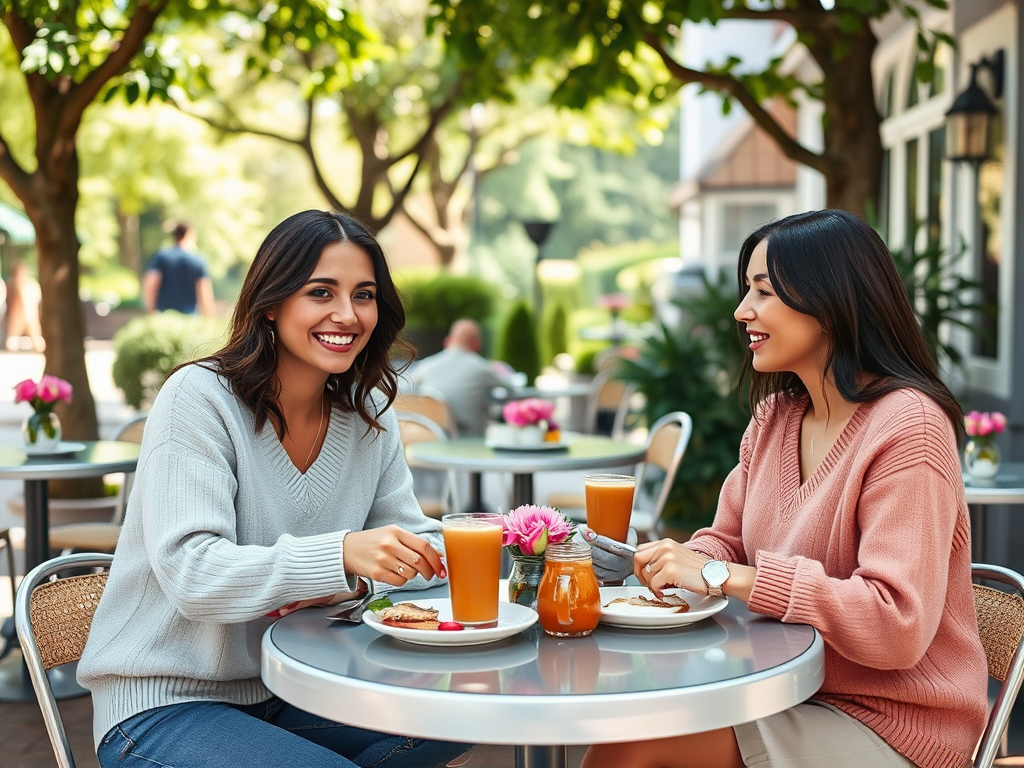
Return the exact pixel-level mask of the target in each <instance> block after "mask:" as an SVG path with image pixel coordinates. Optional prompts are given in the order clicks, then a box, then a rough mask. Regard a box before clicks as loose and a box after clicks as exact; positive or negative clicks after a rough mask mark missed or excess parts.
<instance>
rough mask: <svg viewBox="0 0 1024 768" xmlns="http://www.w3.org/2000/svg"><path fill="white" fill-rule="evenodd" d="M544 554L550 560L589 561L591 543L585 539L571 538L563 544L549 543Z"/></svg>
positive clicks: (561, 561) (562, 561) (565, 561)
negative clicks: (573, 539) (572, 539)
mask: <svg viewBox="0 0 1024 768" xmlns="http://www.w3.org/2000/svg"><path fill="white" fill-rule="evenodd" d="M544 556H545V557H546V558H547V559H548V560H552V561H554V562H560V563H568V562H582V561H589V560H590V545H589V544H587V543H586V542H585V541H571V540H570V541H566V542H563V543H561V544H548V546H547V549H546V550H545V551H544Z"/></svg>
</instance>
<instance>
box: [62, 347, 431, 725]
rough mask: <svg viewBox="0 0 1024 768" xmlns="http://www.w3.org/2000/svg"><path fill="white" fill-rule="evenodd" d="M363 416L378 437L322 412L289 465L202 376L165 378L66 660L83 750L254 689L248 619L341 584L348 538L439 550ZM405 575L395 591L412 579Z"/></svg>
mask: <svg viewBox="0 0 1024 768" xmlns="http://www.w3.org/2000/svg"><path fill="white" fill-rule="evenodd" d="M379 420H380V421H381V423H382V424H383V425H384V426H385V428H386V431H384V432H381V433H375V432H372V431H371V432H370V433H369V434H366V425H365V423H364V422H363V421H362V420H361V419H360V418H359V417H358V416H357V415H355V414H350V413H344V412H342V411H341V410H339V409H337V408H335V409H334V410H333V411H332V412H331V414H330V421H329V423H328V426H327V435H326V438H325V439H324V444H323V448H322V449H321V451H320V455H319V456H318V457H317V459H316V461H315V462H314V463H313V465H312V466H311V467H310V468H309V469H308V470H307V471H306V473H305V474H303V473H301V472H299V470H298V469H296V468H295V466H294V465H293V464H292V462H291V460H290V459H289V458H288V454H287V453H286V452H285V450H284V448H283V447H282V445H281V443H280V440H278V438H277V435H276V433H275V432H274V429H273V427H272V426H271V425H270V424H269V423H267V424H266V425H265V426H264V428H263V430H262V431H261V432H259V433H257V432H256V430H255V424H254V419H253V415H252V413H250V412H249V410H248V409H247V408H246V407H245V406H244V405H242V403H240V402H239V401H238V399H237V398H235V396H234V395H233V394H232V393H231V392H230V391H229V385H228V383H227V382H226V381H225V380H223V379H221V378H220V377H219V376H218V375H217V374H216V373H214V372H211V371H209V370H206V369H203V368H200V367H198V366H189V367H187V368H184V369H182V370H180V371H178V372H177V373H176V374H174V375H173V376H171V377H170V378H169V379H168V380H167V382H166V383H165V384H164V386H163V388H162V389H161V390H160V393H159V395H158V396H157V398H156V401H155V402H154V404H153V409H152V412H151V413H150V415H149V419H148V420H147V422H146V430H145V437H144V439H143V442H142V454H141V456H140V458H139V466H138V472H137V475H136V480H135V486H134V488H133V489H132V494H131V500H130V501H129V504H128V509H127V512H126V515H125V523H124V528H123V530H122V531H121V536H120V539H119V541H118V544H117V551H116V553H115V555H114V563H113V567H112V568H111V570H110V577H109V580H108V582H107V588H106V590H105V591H104V593H103V598H102V599H101V600H100V604H99V608H98V609H97V611H96V617H95V619H94V621H93V625H92V629H91V631H90V633H89V641H88V643H87V645H86V648H85V653H84V655H83V656H82V660H81V662H80V663H79V666H78V680H79V682H80V683H81V684H82V685H84V686H85V687H86V688H88V689H89V690H91V691H92V694H93V707H94V712H95V715H94V720H93V732H94V737H95V739H96V743H97V744H99V741H100V740H101V739H102V737H103V736H104V735H105V734H106V733H107V731H109V730H110V729H111V728H112V727H114V726H115V725H117V724H118V723H120V722H122V721H123V720H126V719H127V718H129V717H131V716H132V715H135V714H138V713H139V712H143V711H145V710H148V709H152V708H155V707H161V706H165V705H168V704H175V703H179V702H185V701H224V702H229V703H234V704H254V703H257V702H259V701H263V700H265V699H267V698H269V697H270V692H269V691H268V690H267V689H266V688H265V687H264V686H263V683H262V682H261V681H260V638H261V637H262V635H263V632H264V630H265V629H266V628H267V627H268V626H270V624H271V621H272V620H271V619H267V618H264V614H266V613H267V612H268V611H271V610H273V609H275V608H278V607H280V606H282V605H285V604H286V603H290V602H292V601H295V600H303V599H308V598H315V597H321V596H323V595H329V594H333V593H335V592H340V591H344V590H348V589H354V588H355V587H356V579H355V578H354V577H351V576H346V574H345V573H344V572H343V568H342V562H343V561H342V551H343V550H342V546H343V542H344V538H345V534H346V533H347V532H348V531H350V530H355V531H358V530H362V529H364V528H376V527H380V526H384V525H388V524H392V523H394V524H398V525H400V526H402V527H403V528H406V529H408V530H410V531H413V532H415V533H418V534H425V538H428V539H429V540H430V542H431V544H433V545H434V546H435V547H436V548H438V549H442V542H441V536H440V534H439V533H438V531H439V529H440V526H439V524H438V523H437V522H436V521H434V520H431V519H429V518H426V517H424V516H423V514H422V512H421V511H420V508H419V505H418V504H417V502H416V498H415V497H414V496H413V492H412V477H411V475H410V473H409V469H408V467H407V465H406V463H405V457H404V455H403V452H402V444H401V442H400V439H399V434H398V425H397V422H396V420H395V417H394V414H393V412H392V411H390V410H389V411H387V412H386V413H385V414H383V416H381V417H380V419H379ZM442 551H443V550H442ZM417 580H418V582H419V583H418V584H417V581H416V580H414V581H412V582H410V584H409V586H410V587H413V588H415V587H417V586H419V587H424V586H427V585H426V584H425V583H424V582H423V579H422V577H420V576H418V577H417Z"/></svg>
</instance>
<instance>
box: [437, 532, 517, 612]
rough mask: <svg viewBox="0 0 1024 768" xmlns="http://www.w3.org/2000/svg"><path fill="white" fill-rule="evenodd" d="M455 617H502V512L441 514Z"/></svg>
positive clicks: (449, 589) (449, 590)
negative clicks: (499, 594)
mask: <svg viewBox="0 0 1024 768" xmlns="http://www.w3.org/2000/svg"><path fill="white" fill-rule="evenodd" d="M441 532H442V533H443V535H444V549H445V558H446V565H447V568H448V593H449V595H450V596H451V600H452V618H453V619H454V620H455V621H457V622H459V623H460V624H470V625H477V624H490V623H491V622H495V621H497V620H498V579H499V577H500V572H501V532H502V526H501V515H497V514H489V513H476V512H466V513H459V514H454V515H445V516H444V517H442V518H441Z"/></svg>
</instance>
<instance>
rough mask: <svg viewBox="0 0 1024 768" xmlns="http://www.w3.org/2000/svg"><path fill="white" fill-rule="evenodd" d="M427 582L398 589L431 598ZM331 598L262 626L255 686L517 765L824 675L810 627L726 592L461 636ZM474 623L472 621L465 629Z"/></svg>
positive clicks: (711, 722) (759, 701) (675, 725)
mask: <svg viewBox="0 0 1024 768" xmlns="http://www.w3.org/2000/svg"><path fill="white" fill-rule="evenodd" d="M446 594H447V588H446V587H441V588H435V589H431V590H424V591H423V592H417V593H404V594H403V595H402V597H406V598H408V599H415V598H416V597H417V596H422V597H442V596H445V595H446ZM330 612H331V609H330V608H325V609H319V608H318V609H306V610H302V611H297V612H295V613H292V614H289V615H288V616H286V617H284V618H283V619H281V620H280V621H278V622H277V623H275V624H273V625H272V626H271V627H270V628H269V629H267V631H266V632H265V633H264V635H263V646H262V664H261V674H262V677H263V681H264V683H265V684H266V685H267V687H268V688H269V689H270V690H271V691H272V692H273V693H274V694H276V695H277V696H280V697H281V698H282V699H284V700H285V701H289V702H292V703H294V704H295V705H297V706H301V707H302V708H303V709H306V710H308V711H310V712H313V713H315V714H317V715H320V716H322V717H327V718H330V719H332V720H339V721H342V722H345V723H347V724H349V725H353V726H359V727H362V728H373V729H376V730H380V731H385V732H388V733H398V734H404V735H407V736H414V737H424V738H435V739H444V740H448V741H464V742H468V743H476V744H511V745H514V746H515V747H516V765H517V766H518V767H519V768H548V767H550V768H564V767H565V764H566V745H569V744H596V743H607V742H615V741H629V740H635V739H653V738H663V737H668V736H678V735H682V734H687V733H697V732H700V731H706V730H709V729H713V728H724V727H727V726H731V725H737V724H739V723H743V722H748V721H751V720H756V719H757V718H760V717H766V716H768V715H770V714H774V713H775V712H780V711H782V710H784V709H787V708H789V707H791V706H794V705H796V704H798V703H800V702H801V701H804V700H805V699H807V698H809V697H810V696H811V695H813V694H814V692H815V691H817V690H818V688H819V687H820V686H821V683H822V681H823V680H824V674H825V673H824V643H823V642H822V639H821V636H820V635H819V634H818V633H817V632H816V631H815V630H814V629H813V628H811V627H809V626H806V625H802V624H783V623H781V622H778V621H775V620H774V619H769V618H766V617H763V616H758V615H756V614H753V613H750V612H749V611H748V610H747V609H746V606H745V605H744V604H743V603H742V602H740V601H738V600H731V601H730V602H729V605H728V606H727V607H726V608H725V610H723V611H721V612H719V613H717V614H716V615H715V616H713V617H712V618H710V619H706V620H704V621H700V622H697V623H695V624H693V625H691V626H689V627H682V628H678V629H659V630H646V631H645V630H632V629H620V628H616V627H609V626H605V625H600V626H598V628H597V629H596V630H595V631H594V633H593V634H592V635H590V636H589V637H583V638H572V639H559V638H555V637H550V636H548V635H545V634H544V633H543V632H542V631H541V629H540V626H539V625H536V624H535V625H534V626H533V627H531V628H530V629H528V630H527V631H526V632H523V633H521V634H518V635H515V636H513V637H511V638H509V639H506V640H502V641H499V642H497V643H490V644H487V645H478V646H468V647H454V648H453V647H449V648H437V647H424V646H414V645H409V644H407V643H402V642H401V641H398V640H394V639H392V638H390V637H385V636H383V635H380V634H378V633H377V632H376V631H374V630H373V629H371V628H370V627H368V626H366V625H365V624H348V623H342V622H331V621H329V620H328V619H327V618H326V616H327V615H328V614H329V613H330ZM466 631H472V630H466Z"/></svg>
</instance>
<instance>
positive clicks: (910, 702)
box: [689, 389, 988, 768]
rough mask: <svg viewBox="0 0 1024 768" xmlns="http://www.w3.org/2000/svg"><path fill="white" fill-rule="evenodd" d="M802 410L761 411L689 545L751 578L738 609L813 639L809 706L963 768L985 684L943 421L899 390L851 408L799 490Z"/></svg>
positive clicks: (927, 762)
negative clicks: (819, 668)
mask: <svg viewBox="0 0 1024 768" xmlns="http://www.w3.org/2000/svg"><path fill="white" fill-rule="evenodd" d="M806 409H807V399H806V398H804V399H803V400H802V401H800V402H798V403H787V402H783V401H781V400H776V401H774V402H771V403H768V404H767V405H766V407H765V408H764V409H763V414H762V415H760V416H759V417H758V418H757V419H755V420H752V421H751V423H750V426H749V427H748V428H747V431H746V434H745V435H744V436H743V442H742V444H741V446H740V463H739V466H737V467H736V468H735V469H734V470H733V471H732V473H731V474H730V475H729V477H728V478H727V479H726V481H725V485H724V486H723V488H722V494H721V498H720V499H719V504H718V513H717V515H716V517H715V522H714V525H713V526H712V527H711V528H705V529H703V530H700V531H698V532H697V533H696V534H694V537H693V538H692V539H691V540H690V543H689V546H690V547H692V548H693V549H695V550H697V551H699V552H702V553H704V554H705V555H708V556H711V557H714V558H715V559H720V560H727V561H729V562H734V563H742V564H744V565H755V566H756V567H757V577H756V579H755V581H754V588H753V591H752V593H751V596H750V602H749V604H748V606H749V608H750V610H752V611H756V612H757V613H762V614H766V615H768V616H774V617H776V618H779V619H781V620H782V621H786V622H799V623H803V624H810V625H811V626H813V627H815V628H816V629H817V630H818V631H819V632H821V634H822V637H823V638H824V640H825V682H824V684H823V685H822V686H821V689H820V690H819V691H818V693H817V694H816V695H815V698H817V699H820V700H822V701H825V702H828V703H829V704H832V705H834V706H836V707H838V708H839V709H841V710H843V711H844V712H846V713H848V714H849V715H851V716H852V717H855V718H857V719H858V720H860V721H861V722H863V723H864V724H865V725H867V726H868V727H869V728H871V729H872V730H873V731H875V732H876V733H877V734H879V735H880V736H881V737H882V738H883V739H885V741H886V742H887V743H889V744H890V745H892V747H894V748H895V749H896V750H897V751H899V752H900V753H901V754H903V755H905V756H906V757H907V758H909V759H910V760H911V761H913V762H914V763H915V764H916V765H919V766H922V768H962V767H963V766H966V765H969V764H970V762H971V755H972V754H973V751H974V748H975V746H976V745H977V742H978V739H979V738H980V736H981V731H982V729H983V728H984V724H985V718H986V685H987V681H988V673H987V671H986V663H985V656H984V652H983V651H982V648H981V642H980V640H979V639H978V626H977V621H976V618H975V613H974V598H973V593H972V590H971V583H970V564H971V560H970V551H971V548H970V527H969V522H968V515H967V506H966V504H965V503H964V488H963V480H962V478H961V475H960V464H959V459H958V454H957V450H956V441H955V438H954V435H953V431H952V429H951V427H950V424H949V420H948V418H947V417H946V415H945V413H944V412H943V411H942V410H941V409H940V408H939V407H938V405H937V404H936V403H935V402H934V401H933V400H931V398H929V397H927V396H925V395H923V394H921V393H920V392H917V391H915V390H910V389H902V390H898V391H896V392H892V393H890V394H888V395H885V396H884V397H882V398H879V399H878V400H876V401H874V402H871V403H864V404H862V405H861V406H860V407H859V408H858V409H857V411H856V413H854V415H853V418H851V419H850V421H849V423H848V424H847V426H846V428H845V429H844V430H843V433H842V435H840V437H839V439H838V440H837V441H836V443H835V445H834V446H833V447H832V450H831V451H830V452H829V454H828V456H827V457H826V458H825V460H824V461H823V462H822V463H821V465H820V466H819V467H818V469H817V471H815V472H814V474H813V475H812V476H811V477H810V478H809V479H808V480H807V482H805V483H803V484H802V485H801V483H800V465H799V441H800V421H801V418H802V417H803V414H804V412H805V411H806Z"/></svg>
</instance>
